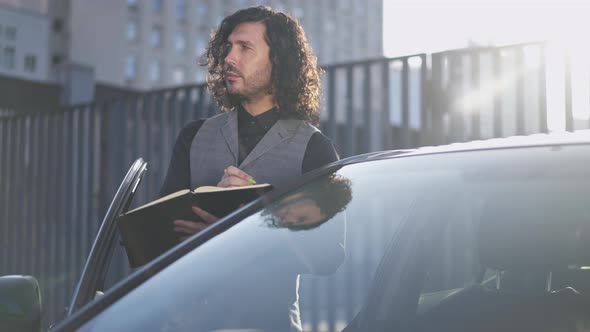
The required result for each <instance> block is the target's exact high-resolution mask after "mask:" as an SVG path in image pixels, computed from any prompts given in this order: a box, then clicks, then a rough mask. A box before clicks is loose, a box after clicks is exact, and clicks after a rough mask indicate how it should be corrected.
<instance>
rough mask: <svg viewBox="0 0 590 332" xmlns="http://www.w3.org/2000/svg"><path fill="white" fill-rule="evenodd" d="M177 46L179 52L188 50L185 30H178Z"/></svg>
mask: <svg viewBox="0 0 590 332" xmlns="http://www.w3.org/2000/svg"><path fill="white" fill-rule="evenodd" d="M175 46H176V51H177V52H184V51H186V32H184V31H177V32H176V38H175Z"/></svg>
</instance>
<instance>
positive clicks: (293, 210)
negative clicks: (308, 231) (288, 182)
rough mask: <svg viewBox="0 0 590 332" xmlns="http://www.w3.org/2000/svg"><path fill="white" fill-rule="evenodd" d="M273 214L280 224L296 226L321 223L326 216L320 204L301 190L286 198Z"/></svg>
mask: <svg viewBox="0 0 590 332" xmlns="http://www.w3.org/2000/svg"><path fill="white" fill-rule="evenodd" d="M273 214H274V216H275V217H276V218H277V219H278V221H279V223H278V224H279V225H280V226H282V227H295V228H297V227H306V226H315V225H319V224H320V223H321V222H322V221H324V220H325V218H326V215H325V214H324V213H323V212H322V210H321V209H320V207H319V206H318V204H317V203H316V202H315V201H314V200H312V199H310V198H307V197H305V195H304V193H301V192H300V193H296V194H293V195H290V196H287V197H286V198H284V199H283V200H282V201H281V202H280V205H279V206H278V207H277V209H276V210H275V211H274V212H273Z"/></svg>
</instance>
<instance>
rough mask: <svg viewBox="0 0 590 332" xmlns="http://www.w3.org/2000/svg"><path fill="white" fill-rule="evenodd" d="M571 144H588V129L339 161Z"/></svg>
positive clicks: (431, 147)
mask: <svg viewBox="0 0 590 332" xmlns="http://www.w3.org/2000/svg"><path fill="white" fill-rule="evenodd" d="M573 144H590V129H584V130H577V131H574V132H553V133H548V134H545V133H543V134H532V135H520V136H510V137H505V138H491V139H485V140H476V141H470V142H461V143H451V144H446V145H438V146H424V147H420V148H416V149H401V150H388V151H378V152H370V153H366V154H362V155H356V156H352V157H349V158H345V159H342V160H341V161H340V162H341V163H342V164H353V163H358V162H363V161H369V160H382V159H389V158H394V157H399V156H411V155H425V154H438V153H449V152H465V151H479V150H492V149H510V148H521V147H534V146H560V145H573Z"/></svg>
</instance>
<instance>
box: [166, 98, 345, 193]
mask: <svg viewBox="0 0 590 332" xmlns="http://www.w3.org/2000/svg"><path fill="white" fill-rule="evenodd" d="M280 118H281V114H280V112H279V111H278V110H277V109H276V108H273V109H271V110H268V111H266V112H264V113H262V114H259V115H257V116H252V115H250V113H248V112H247V111H245V110H244V109H243V108H241V107H239V108H238V142H239V148H238V155H239V160H238V164H241V163H242V161H243V160H244V159H246V156H248V154H249V153H250V152H251V151H252V150H253V149H254V147H255V146H256V144H258V142H260V140H261V139H262V137H264V135H265V134H266V132H268V130H269V129H270V128H271V127H272V126H273V125H274V124H275V123H276V122H277V120H279V119H280ZM204 122H205V119H200V120H197V121H193V122H191V123H189V124H188V125H186V126H185V127H184V128H183V129H182V130H181V131H180V134H179V135H178V138H177V139H176V143H175V144H174V150H173V151H172V158H171V160H170V166H168V172H167V174H166V179H165V180H164V185H163V186H162V188H161V190H160V196H164V195H168V194H170V193H173V192H175V191H178V190H181V189H187V188H190V187H191V180H190V162H189V160H190V146H191V143H192V141H193V138H194V137H195V135H196V134H197V132H198V131H199V128H201V126H202V125H203V123H204ZM338 159H339V157H338V153H337V152H336V149H335V148H334V146H333V144H332V142H331V141H330V140H329V139H328V138H327V137H326V136H324V135H323V134H322V133H321V132H316V133H314V134H313V135H312V136H311V139H310V140H309V142H308V143H307V148H306V150H305V155H304V156H303V163H302V165H301V174H304V173H307V172H309V171H311V170H314V169H316V168H319V167H321V166H324V165H326V164H329V163H331V162H333V161H336V160H338ZM228 166H229V165H228ZM220 180H221V179H220Z"/></svg>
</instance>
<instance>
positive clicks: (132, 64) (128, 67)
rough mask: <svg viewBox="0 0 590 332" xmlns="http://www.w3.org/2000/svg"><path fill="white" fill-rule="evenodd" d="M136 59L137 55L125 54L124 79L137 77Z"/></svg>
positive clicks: (129, 79) (130, 79)
mask: <svg viewBox="0 0 590 332" xmlns="http://www.w3.org/2000/svg"><path fill="white" fill-rule="evenodd" d="M137 67H138V59H137V55H129V56H127V63H126V64H125V79H126V80H128V81H132V80H135V79H136V78H137Z"/></svg>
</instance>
